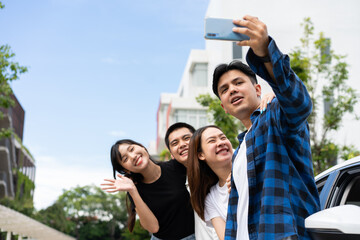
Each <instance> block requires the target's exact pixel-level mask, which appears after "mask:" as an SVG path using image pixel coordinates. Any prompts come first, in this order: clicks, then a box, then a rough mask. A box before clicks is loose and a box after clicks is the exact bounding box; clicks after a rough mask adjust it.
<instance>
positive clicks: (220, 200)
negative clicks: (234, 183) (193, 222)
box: [204, 182, 229, 227]
mask: <svg viewBox="0 0 360 240" xmlns="http://www.w3.org/2000/svg"><path fill="white" fill-rule="evenodd" d="M228 202H229V192H228V187H227V185H226V184H224V186H222V187H220V186H219V182H218V183H216V184H215V185H214V186H212V187H211V188H210V192H209V194H208V195H207V196H206V198H205V209H204V218H205V222H206V224H207V225H208V226H211V227H213V225H212V223H211V219H213V218H215V217H221V218H222V219H223V220H224V221H225V222H226V215H227V207H228Z"/></svg>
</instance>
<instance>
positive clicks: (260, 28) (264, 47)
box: [233, 15, 269, 57]
mask: <svg viewBox="0 0 360 240" xmlns="http://www.w3.org/2000/svg"><path fill="white" fill-rule="evenodd" d="M233 23H234V24H236V25H239V26H243V27H234V28H233V31H234V32H236V33H241V34H245V35H247V36H249V37H250V39H249V40H244V41H241V42H237V45H239V46H249V47H250V48H251V49H252V50H253V51H254V53H255V54H256V55H257V56H258V57H265V56H267V55H268V54H269V51H268V45H269V35H268V32H267V27H266V25H265V24H264V23H263V22H261V21H260V20H259V19H258V18H257V17H253V16H249V15H246V16H245V17H244V18H243V19H242V20H233Z"/></svg>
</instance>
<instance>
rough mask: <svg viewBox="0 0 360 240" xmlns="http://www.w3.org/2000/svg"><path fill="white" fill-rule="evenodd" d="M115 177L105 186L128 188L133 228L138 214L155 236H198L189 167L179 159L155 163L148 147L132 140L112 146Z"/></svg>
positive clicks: (112, 189)
mask: <svg viewBox="0 0 360 240" xmlns="http://www.w3.org/2000/svg"><path fill="white" fill-rule="evenodd" d="M111 163H112V166H113V173H114V178H115V174H116V171H117V172H118V173H120V174H118V175H117V176H118V177H119V178H118V179H116V178H115V179H105V183H103V184H102V185H103V186H105V187H103V189H104V190H106V191H107V192H117V191H127V192H128V197H129V199H130V201H131V205H130V207H128V213H129V221H128V228H129V230H130V231H132V230H133V228H134V223H135V215H136V213H137V214H138V216H139V219H140V223H141V225H142V227H143V228H145V229H146V230H148V231H149V232H151V233H152V234H153V237H152V239H173V240H180V239H186V240H188V239H189V240H190V239H195V237H194V236H193V235H194V213H193V210H192V208H191V204H190V196H189V193H188V191H187V190H186V186H185V182H186V168H185V167H184V166H183V165H182V164H180V163H178V162H177V161H175V160H170V161H167V162H162V163H155V162H154V161H153V160H152V159H151V158H150V155H149V153H148V151H147V150H146V148H145V147H144V146H143V145H141V144H139V143H137V142H135V141H132V140H129V139H125V140H120V141H118V142H116V143H115V144H114V145H113V146H112V148H111Z"/></svg>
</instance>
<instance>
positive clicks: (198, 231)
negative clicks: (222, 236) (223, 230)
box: [194, 211, 219, 240]
mask: <svg viewBox="0 0 360 240" xmlns="http://www.w3.org/2000/svg"><path fill="white" fill-rule="evenodd" d="M194 216H195V238H196V239H200V240H201V239H204V240H205V239H208V240H219V238H218V236H217V234H216V232H215V228H213V227H209V226H207V224H206V223H205V222H204V221H203V220H202V219H201V218H200V217H199V215H198V214H197V213H196V212H195V211H194Z"/></svg>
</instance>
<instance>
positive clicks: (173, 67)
mask: <svg viewBox="0 0 360 240" xmlns="http://www.w3.org/2000/svg"><path fill="white" fill-rule="evenodd" d="M2 2H3V4H5V8H4V9H3V10H2V11H0V22H1V25H2V34H1V38H0V44H9V45H10V46H11V48H12V50H13V52H14V53H15V54H16V57H15V60H16V61H17V62H19V63H20V64H21V65H24V66H27V67H28V68H29V71H28V72H27V73H26V74H23V75H22V76H21V77H20V80H18V81H16V82H14V83H13V84H12V87H13V90H14V92H15V94H16V96H17V98H18V99H19V101H20V103H21V105H22V106H23V108H24V109H25V127H24V139H23V142H24V144H25V145H26V146H27V147H28V148H29V150H30V151H31V152H32V154H33V155H34V157H35V160H36V164H37V175H36V191H35V206H36V207H37V208H42V207H44V206H47V205H48V204H50V203H51V200H54V196H57V195H59V194H60V193H61V191H60V192H59V189H61V187H63V188H66V189H67V188H68V187H70V186H73V185H76V184H79V185H81V186H82V185H85V184H89V183H90V182H89V179H96V180H94V181H93V183H94V184H99V183H100V182H99V181H101V179H102V178H104V177H110V176H111V174H112V173H111V166H110V160H109V149H110V146H111V144H112V143H114V141H115V140H117V139H119V138H133V139H136V140H137V141H139V142H142V143H144V144H145V145H147V144H148V143H149V141H151V140H154V139H155V137H156V111H157V107H158V104H159V99H160V93H161V92H176V91H177V87H178V85H179V81H180V79H181V76H182V72H183V68H184V67H185V64H186V59H187V57H188V54H189V52H190V49H192V48H200V49H201V48H204V45H205V42H204V40H203V18H204V15H205V12H206V9H207V5H208V1H207V0H181V1H180V0H171V1H168V0H155V1H145V0H143V1H140V0H131V1H130V0H121V1H120V0H107V1H91V0H38V1H25V0H11V1H10V0H8V1H6V0H5V1H4V0H3V1H2ZM105 173H106V174H107V175H106V176H104V174H105ZM58 184H60V185H61V186H58ZM40 194H41V197H40ZM43 194H45V195H43ZM50 196H52V197H51V198H50Z"/></svg>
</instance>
